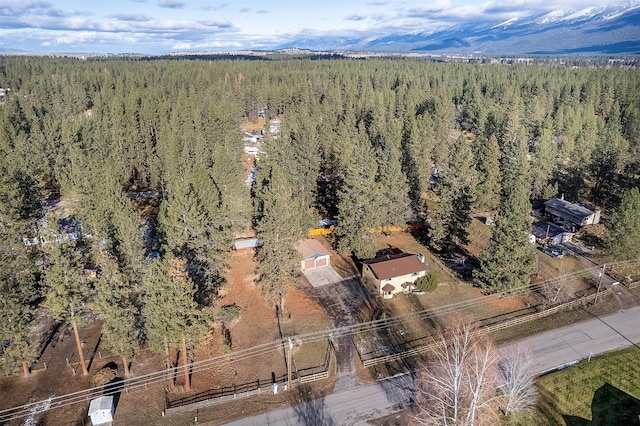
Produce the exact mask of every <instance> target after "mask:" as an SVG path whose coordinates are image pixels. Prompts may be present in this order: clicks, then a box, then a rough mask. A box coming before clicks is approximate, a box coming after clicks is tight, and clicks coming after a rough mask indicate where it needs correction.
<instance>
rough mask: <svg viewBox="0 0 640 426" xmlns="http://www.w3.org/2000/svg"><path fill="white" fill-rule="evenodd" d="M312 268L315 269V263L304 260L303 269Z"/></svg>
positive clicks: (310, 260) (311, 260)
mask: <svg viewBox="0 0 640 426" xmlns="http://www.w3.org/2000/svg"><path fill="white" fill-rule="evenodd" d="M314 268H315V262H314V261H313V259H305V261H304V269H314Z"/></svg>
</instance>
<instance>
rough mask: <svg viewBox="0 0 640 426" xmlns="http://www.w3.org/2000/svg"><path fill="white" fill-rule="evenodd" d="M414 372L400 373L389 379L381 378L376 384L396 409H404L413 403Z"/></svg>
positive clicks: (414, 390) (414, 389)
mask: <svg viewBox="0 0 640 426" xmlns="http://www.w3.org/2000/svg"><path fill="white" fill-rule="evenodd" d="M415 378H416V372H415V370H412V371H411V372H410V373H409V374H402V375H399V376H396V377H393V378H390V379H385V380H381V381H379V382H378V385H379V386H380V387H381V388H382V390H383V391H384V393H385V395H386V397H387V400H388V401H389V402H390V403H392V404H393V405H394V406H396V407H398V409H404V408H407V407H409V406H411V405H413V403H414V401H415V399H416V397H415V394H416V387H415Z"/></svg>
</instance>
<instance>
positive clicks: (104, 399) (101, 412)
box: [89, 395, 115, 426]
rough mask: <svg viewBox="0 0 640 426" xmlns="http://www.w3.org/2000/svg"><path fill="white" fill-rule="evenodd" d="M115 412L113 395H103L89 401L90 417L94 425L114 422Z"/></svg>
mask: <svg viewBox="0 0 640 426" xmlns="http://www.w3.org/2000/svg"><path fill="white" fill-rule="evenodd" d="M114 413H115V408H114V406H113V395H109V396H101V397H99V398H96V399H92V400H91V403H89V417H90V418H91V424H92V425H93V426H98V425H101V426H102V425H110V424H112V422H113V415H114Z"/></svg>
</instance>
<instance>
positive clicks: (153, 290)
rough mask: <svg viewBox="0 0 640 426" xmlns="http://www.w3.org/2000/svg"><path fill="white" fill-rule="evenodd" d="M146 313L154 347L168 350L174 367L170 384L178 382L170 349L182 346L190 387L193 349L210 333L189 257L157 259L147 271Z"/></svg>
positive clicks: (144, 299)
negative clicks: (192, 276)
mask: <svg viewBox="0 0 640 426" xmlns="http://www.w3.org/2000/svg"><path fill="white" fill-rule="evenodd" d="M143 286H144V290H145V292H144V296H143V303H144V305H143V311H142V312H143V317H144V319H145V331H146V334H147V337H148V339H149V344H150V346H151V348H152V350H154V351H156V352H158V353H164V354H165V356H166V367H167V369H168V370H170V372H169V373H170V374H171V377H170V378H169V384H170V386H171V387H173V386H174V379H173V373H174V372H176V371H177V369H175V368H174V365H173V363H172V362H171V356H170V350H171V349H175V350H177V351H178V350H179V351H180V352H181V354H182V358H183V371H184V378H185V388H186V389H187V390H189V388H190V383H191V381H190V378H189V364H190V359H191V358H192V355H193V352H194V351H195V349H196V348H197V347H198V345H199V343H200V341H201V339H202V337H203V336H204V335H205V334H206V329H207V320H208V317H207V315H206V314H205V312H203V311H202V310H201V309H200V308H199V306H198V304H197V303H196V301H195V299H194V296H195V293H196V287H195V285H194V283H193V281H192V280H191V279H190V277H189V275H188V273H187V270H186V259H183V258H177V257H171V255H169V256H168V257H167V258H161V259H158V260H156V261H155V262H154V263H153V264H152V265H151V267H150V268H149V270H148V272H147V274H145V277H144V281H143Z"/></svg>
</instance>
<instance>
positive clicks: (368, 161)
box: [335, 134, 382, 259]
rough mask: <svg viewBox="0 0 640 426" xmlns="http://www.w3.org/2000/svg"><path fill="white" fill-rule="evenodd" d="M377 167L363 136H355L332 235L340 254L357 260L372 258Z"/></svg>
mask: <svg viewBox="0 0 640 426" xmlns="http://www.w3.org/2000/svg"><path fill="white" fill-rule="evenodd" d="M377 169H378V168H377V164H376V161H375V157H374V153H373V150H372V148H371V146H370V145H369V142H368V140H367V139H366V137H364V135H362V134H361V135H358V136H357V142H356V144H355V149H354V151H353V154H352V157H351V161H350V162H349V163H348V165H347V167H346V172H345V177H344V183H343V185H342V186H341V188H340V189H339V193H338V199H339V202H338V225H337V227H336V232H335V233H336V236H337V237H338V248H339V250H340V251H341V252H342V253H345V254H349V253H353V254H355V255H356V256H358V257H359V258H361V259H366V258H369V257H373V256H374V255H375V247H374V245H373V240H372V238H371V229H372V228H374V227H375V226H376V225H378V224H379V223H382V220H381V219H382V218H381V217H380V216H379V213H380V204H381V199H382V197H381V194H380V189H379V186H378V185H376V175H377V171H378V170H377Z"/></svg>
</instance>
